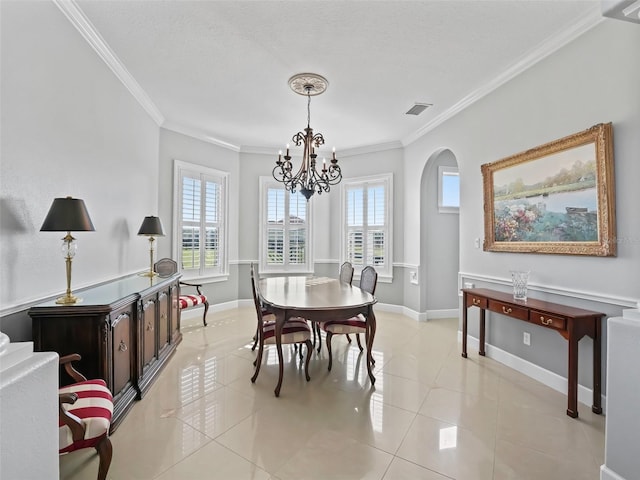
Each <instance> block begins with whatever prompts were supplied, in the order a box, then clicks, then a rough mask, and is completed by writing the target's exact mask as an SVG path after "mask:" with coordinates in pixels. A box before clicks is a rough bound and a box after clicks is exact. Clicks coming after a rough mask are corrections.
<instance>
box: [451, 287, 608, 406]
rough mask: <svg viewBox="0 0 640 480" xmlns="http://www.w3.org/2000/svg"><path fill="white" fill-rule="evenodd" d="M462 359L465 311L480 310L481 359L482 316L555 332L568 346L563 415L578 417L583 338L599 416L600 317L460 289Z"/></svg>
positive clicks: (494, 293) (489, 292)
mask: <svg viewBox="0 0 640 480" xmlns="http://www.w3.org/2000/svg"><path fill="white" fill-rule="evenodd" d="M462 293H463V308H462V356H463V357H464V358H467V310H468V309H469V307H478V308H479V309H480V351H479V354H480V355H485V312H486V311H487V310H489V311H491V312H496V313H499V314H501V315H505V316H507V317H510V318H515V319H517V320H522V321H524V322H529V323H533V324H535V325H539V326H541V327H544V328H550V329H552V330H555V331H557V332H558V333H559V334H560V335H562V336H563V337H564V338H565V339H566V340H567V341H568V343H569V356H568V376H569V378H568V392H567V397H568V398H567V415H569V416H570V417H573V418H576V417H577V416H578V342H579V341H580V339H581V338H582V337H584V336H585V335H587V336H589V337H591V338H592V339H593V406H592V408H591V409H592V410H593V412H594V413H598V414H600V413H602V406H601V396H600V378H601V368H602V367H601V339H602V318H603V317H604V316H605V315H604V314H603V313H599V312H592V311H590V310H583V309H581V308H574V307H568V306H566V305H559V304H556V303H551V302H545V301H543V300H536V299H533V298H529V299H527V300H526V301H522V300H514V298H513V295H511V294H509V293H504V292H497V291H495V290H489V289H485V288H463V289H462Z"/></svg>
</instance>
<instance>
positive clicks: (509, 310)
mask: <svg viewBox="0 0 640 480" xmlns="http://www.w3.org/2000/svg"><path fill="white" fill-rule="evenodd" d="M489 310H491V311H492V312H497V313H501V314H502V315H508V316H509V317H513V318H517V319H518V320H525V321H528V320H529V310H528V309H526V308H520V307H516V306H515V305H510V304H508V303H502V302H498V301H496V300H491V299H489Z"/></svg>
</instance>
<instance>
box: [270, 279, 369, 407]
mask: <svg viewBox="0 0 640 480" xmlns="http://www.w3.org/2000/svg"><path fill="white" fill-rule="evenodd" d="M257 290H258V296H259V299H260V301H261V303H262V306H263V307H264V308H265V309H266V310H268V311H269V312H271V313H272V314H274V315H275V318H276V320H275V322H276V323H275V338H276V348H277V351H278V361H279V367H280V369H279V377H278V384H277V385H276V388H275V394H276V397H278V396H280V388H281V387H282V375H283V358H282V343H281V334H282V326H283V325H284V324H285V322H287V321H288V320H289V319H290V318H295V317H301V318H304V319H306V320H309V321H312V322H326V321H329V320H345V319H349V318H352V317H355V316H357V315H362V316H363V317H364V318H365V320H366V325H367V327H366V328H367V333H366V348H367V352H366V356H365V358H366V362H367V372H368V374H369V379H370V380H371V384H372V385H373V384H375V382H376V378H375V376H374V375H373V370H372V366H373V356H372V348H373V340H374V338H375V333H376V316H375V314H374V312H373V305H374V304H375V303H376V302H377V300H376V297H375V296H373V295H371V294H370V293H368V292H365V291H364V290H361V289H360V288H358V287H356V286H352V285H350V284H348V283H345V282H341V281H340V280H338V279H335V278H328V277H308V276H306V277H305V276H278V277H266V278H263V279H262V280H260V281H259V282H258V287H257ZM310 354H311V353H310V352H309V353H308V354H307V355H310Z"/></svg>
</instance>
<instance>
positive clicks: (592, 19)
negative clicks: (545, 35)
mask: <svg viewBox="0 0 640 480" xmlns="http://www.w3.org/2000/svg"><path fill="white" fill-rule="evenodd" d="M604 20H605V19H604V17H602V15H601V14H600V10H599V9H595V8H594V9H592V10H590V11H589V12H587V13H586V14H585V15H583V16H582V17H581V18H580V19H579V20H578V21H577V22H576V23H575V24H573V25H571V26H570V27H569V28H567V29H566V30H563V31H562V32H561V33H560V34H558V35H555V36H553V37H551V38H549V39H548V40H546V41H545V42H543V43H541V44H540V45H538V47H536V48H535V49H533V50H531V51H529V52H528V53H527V54H525V55H524V56H522V57H521V58H520V59H519V60H517V61H516V62H514V63H512V64H511V65H510V66H509V67H507V69H506V70H504V71H503V72H502V73H500V74H499V75H497V76H496V77H495V78H493V80H491V81H490V82H488V83H486V84H485V85H483V86H482V87H480V88H478V89H476V90H474V91H472V92H471V93H470V94H468V95H467V96H466V97H464V98H462V99H461V100H460V101H459V102H457V103H456V104H454V105H453V106H452V107H451V108H448V109H447V110H445V111H444V112H442V113H441V114H440V115H438V116H437V117H435V118H434V119H433V120H431V121H430V122H429V123H427V124H426V125H423V126H422V127H420V128H419V129H418V130H417V131H416V132H414V133H413V134H411V135H408V136H407V137H405V138H403V139H402V145H403V146H405V147H406V146H408V145H410V144H411V143H413V142H415V141H416V140H418V139H419V138H420V137H422V136H424V135H425V134H426V133H428V132H430V131H431V130H433V129H434V128H436V127H437V126H438V125H441V124H442V123H444V122H445V121H447V120H449V119H450V118H451V117H453V116H454V115H457V114H458V113H460V112H461V111H463V110H464V109H466V108H468V107H469V106H470V105H472V104H473V103H475V102H477V101H478V100H480V99H481V98H483V97H485V96H487V95H488V94H490V93H491V92H493V91H494V90H495V89H497V88H498V87H500V86H502V85H504V84H505V83H506V82H508V81H509V80H511V79H513V78H514V77H516V76H518V75H520V74H521V73H523V72H524V71H525V70H527V69H529V68H531V67H532V66H534V65H535V64H536V63H538V62H540V61H541V60H543V59H545V58H546V57H548V56H549V55H551V54H552V53H554V52H556V51H557V50H559V49H560V48H562V47H564V46H565V45H567V44H568V43H569V42H572V41H573V40H575V39H576V38H578V37H579V36H580V35H582V34H584V33H585V32H587V31H589V30H591V29H592V28H593V27H595V26H596V25H598V24H599V23H601V22H603V21H604Z"/></svg>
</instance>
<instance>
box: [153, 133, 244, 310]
mask: <svg viewBox="0 0 640 480" xmlns="http://www.w3.org/2000/svg"><path fill="white" fill-rule="evenodd" d="M174 160H180V161H183V162H189V163H193V164H196V165H201V166H204V167H209V168H214V169H216V170H220V171H223V172H227V173H229V178H228V185H227V188H228V190H229V192H228V194H229V205H228V215H229V224H228V225H229V231H228V232H227V238H228V242H229V250H228V255H229V263H230V265H229V277H228V279H226V280H224V281H216V282H211V283H205V284H204V285H203V293H204V294H205V295H207V297H208V298H209V302H210V303H211V304H217V303H225V302H229V301H233V300H236V299H237V298H238V222H239V218H240V216H241V215H240V205H239V183H240V176H239V166H238V153H237V152H234V151H232V150H229V149H227V148H222V147H219V146H217V145H213V144H211V143H208V142H204V141H202V140H198V139H196V138H194V137H190V136H187V135H183V134H180V133H176V132H173V131H171V130H166V129H164V128H162V129H160V152H159V162H158V163H159V168H160V173H159V190H160V195H159V200H158V210H159V215H160V217H161V218H162V219H163V220H164V227H165V233H166V236H165V237H164V238H161V239H159V241H158V247H157V248H158V258H161V257H172V258H173V257H174V256H173V254H172V248H173V225H172V219H173V216H174V215H175V214H176V212H174V211H173V182H174V178H173V165H174ZM243 191H244V189H243ZM249 292H250V290H249ZM247 298H249V297H247Z"/></svg>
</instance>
